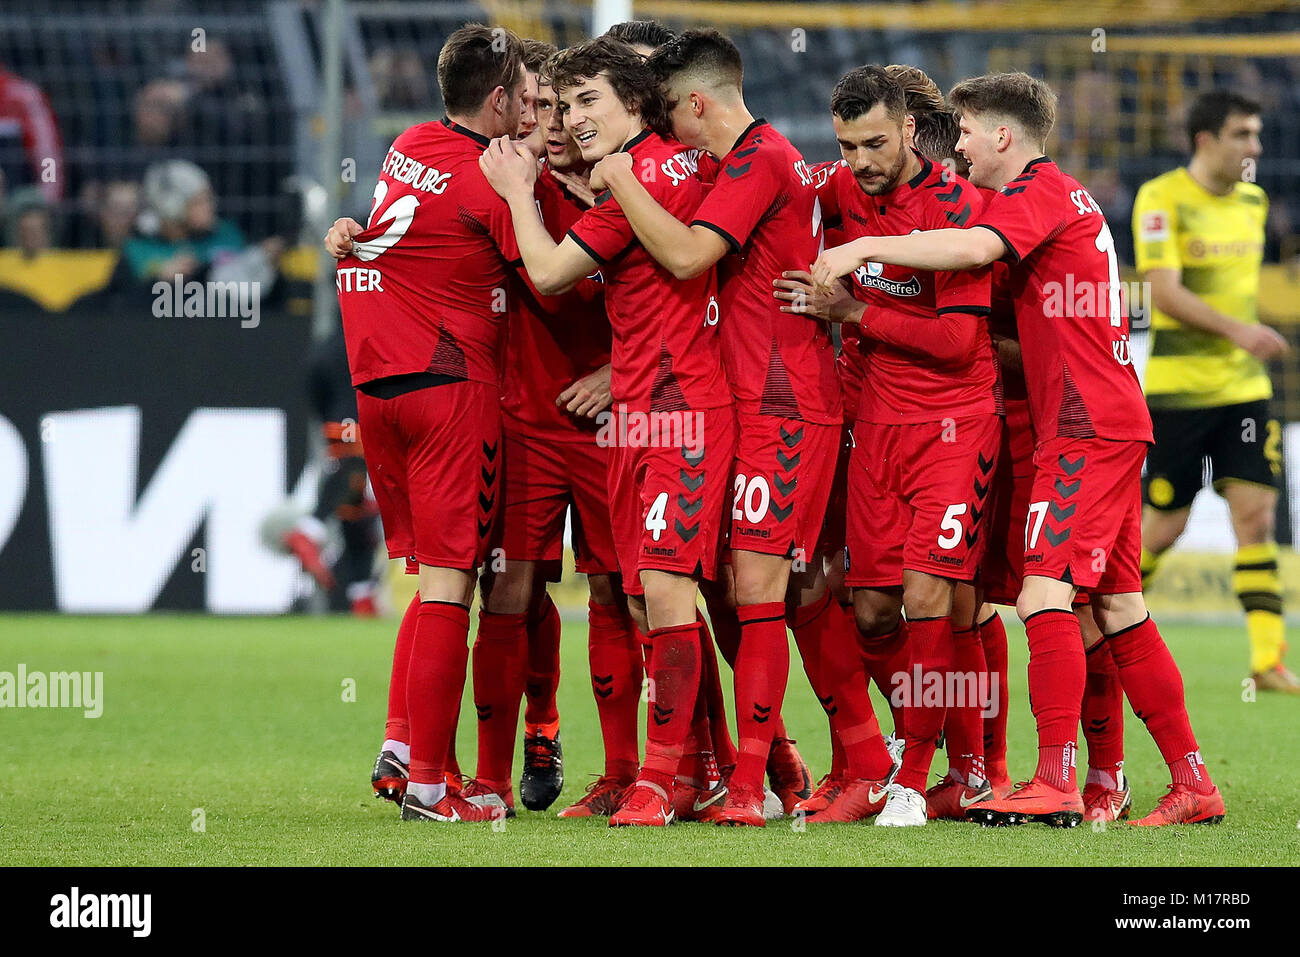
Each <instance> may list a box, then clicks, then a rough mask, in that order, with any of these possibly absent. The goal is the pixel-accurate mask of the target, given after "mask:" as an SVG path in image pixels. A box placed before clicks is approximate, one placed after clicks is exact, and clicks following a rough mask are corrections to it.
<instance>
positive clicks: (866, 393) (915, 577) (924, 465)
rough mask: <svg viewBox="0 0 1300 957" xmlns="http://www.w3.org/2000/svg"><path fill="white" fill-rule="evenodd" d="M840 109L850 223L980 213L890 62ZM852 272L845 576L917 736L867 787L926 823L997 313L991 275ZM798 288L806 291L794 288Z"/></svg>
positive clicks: (863, 225)
mask: <svg viewBox="0 0 1300 957" xmlns="http://www.w3.org/2000/svg"><path fill="white" fill-rule="evenodd" d="M832 120H833V122H834V124H835V130H836V137H837V139H839V141H840V148H841V151H842V152H843V154H844V159H845V162H846V164H847V166H846V167H845V169H847V170H848V171H850V172H851V173H852V174H853V176H852V178H848V177H846V176H844V175H843V173H842V172H841V173H840V174H838V175H837V176H836V177H835V179H836V198H837V201H838V210H839V214H840V217H841V219H842V220H843V222H844V227H845V231H846V232H847V233H849V234H850V235H853V234H857V235H862V234H866V235H879V234H885V235H888V234H891V233H895V232H898V231H904V232H906V231H909V230H913V229H925V228H932V227H933V226H935V225H939V224H943V223H949V222H954V221H958V220H961V219H963V218H964V217H968V216H970V215H972V214H975V213H978V211H979V209H980V207H981V200H980V198H979V197H978V195H976V193H975V190H974V189H973V187H971V186H970V185H969V184H968V183H966V182H965V181H963V180H962V179H961V178H960V177H956V176H955V175H953V174H951V173H950V172H949V171H948V170H946V169H944V168H943V167H942V166H936V165H935V164H934V163H932V162H930V161H929V160H928V159H926V158H925V157H923V156H921V155H919V154H918V153H916V152H914V151H913V150H911V149H909V148H908V147H907V145H906V144H907V137H908V134H909V132H910V131H912V130H913V129H914V127H915V119H914V118H913V117H912V116H911V115H909V114H908V113H907V112H906V109H905V97H904V93H903V88H902V86H901V84H900V83H899V82H898V81H897V80H895V79H894V78H893V77H891V76H890V75H889V74H888V73H887V72H886V71H885V70H883V69H882V68H880V67H873V66H869V67H862V68H860V69H858V70H853V71H850V73H848V74H846V75H845V76H844V77H843V78H841V80H840V82H839V83H838V84H837V85H836V88H835V91H834V93H833V94H832ZM854 278H855V280H856V282H855V284H854V288H853V292H854V296H855V298H857V299H859V300H861V302H855V303H853V304H852V306H851V307H848V306H845V305H844V304H843V299H842V297H839V296H837V297H836V298H837V299H838V300H839V302H840V303H841V306H840V308H839V310H838V313H837V314H836V315H835V318H836V319H838V320H840V321H842V322H854V323H859V324H860V326H861V333H860V334H861V339H860V343H859V348H860V349H862V351H863V352H864V354H865V357H866V373H865V378H864V381H863V389H862V395H861V398H860V400H859V408H858V418H857V422H856V424H855V429H854V439H855V441H856V447H855V448H854V450H853V453H852V458H851V461H850V466H849V469H850V471H849V496H848V527H847V534H846V538H847V547H846V554H845V580H846V582H847V584H848V585H849V586H851V587H852V588H853V598H854V606H855V611H856V613H857V618H858V625H859V628H860V629H861V630H862V632H863V634H864V636H866V637H867V638H868V639H870V638H873V637H874V638H879V639H883V642H882V643H884V644H887V646H888V647H890V648H891V649H897V650H896V651H894V652H893V656H892V660H889V661H888V662H885V663H884V668H883V670H884V671H885V672H886V673H887V674H889V675H890V676H891V679H890V680H891V689H890V691H891V695H892V700H893V701H894V702H895V703H896V704H900V705H901V708H902V716H903V717H902V724H903V728H902V733H903V737H904V740H905V742H906V749H905V751H904V755H903V763H902V767H901V768H900V769H899V771H898V774H897V775H896V776H895V778H894V780H893V782H892V783H890V784H889V786H888V788H886V789H881V791H876V792H872V793H871V794H869V797H870V798H871V806H870V807H868V808H866V809H864V814H863V816H865V815H866V814H868V813H873V812H874V811H878V810H881V808H880V803H879V802H880V801H881V799H883V798H885V796H886V795H887V796H888V797H887V801H886V802H885V806H884V808H883V810H882V811H881V813H880V816H879V817H878V818H877V819H876V824H877V825H880V826H897V827H903V826H920V825H924V824H925V822H926V819H927V808H926V800H925V796H924V794H923V791H924V789H925V785H926V778H927V777H928V774H929V767H930V763H931V760H932V758H933V754H934V748H935V741H936V739H937V737H938V735H939V731H940V730H941V729H942V726H943V719H944V713H945V709H944V707H943V703H944V702H942V701H941V702H940V703H938V704H937V705H936V704H935V703H934V702H933V701H932V700H931V696H928V695H923V694H922V686H923V685H924V684H925V683H927V682H934V681H936V680H938V681H942V682H943V684H944V686H945V687H946V686H947V685H948V673H949V672H950V671H951V670H952V658H953V648H952V644H953V635H952V622H951V620H950V615H951V613H952V607H953V592H954V589H955V584H956V583H957V582H959V581H971V580H972V579H973V578H974V575H975V569H976V563H977V562H978V557H979V550H980V547H981V543H980V540H979V531H980V520H981V518H982V513H983V510H984V507H985V502H984V499H985V496H986V495H987V494H988V486H989V477H990V472H991V470H992V467H993V465H994V462H995V458H996V451H997V440H998V435H999V432H1000V428H1001V424H1000V420H999V418H998V415H997V411H996V397H995V385H996V372H995V368H994V358H993V352H992V347H991V345H990V342H989V338H988V332H987V327H986V325H985V318H986V317H987V315H988V311H989V278H988V275H987V272H985V273H982V274H961V273H939V274H936V275H933V276H929V275H924V274H921V275H918V274H916V273H915V272H914V271H904V270H888V271H886V270H868V269H865V268H864V269H862V270H860V271H859V272H858V273H856V274H855V276H854ZM804 282H805V283H807V282H808V280H807V279H805V280H804ZM820 285H823V286H824V287H828V288H829V286H830V284H820ZM814 292H815V290H814ZM799 294H804V295H807V290H806V289H805V290H797V291H795V292H792V293H790V295H791V296H797V295H799ZM832 294H833V291H832ZM792 301H793V302H794V305H793V306H792V308H797V307H798V302H797V300H792ZM868 307H870V308H868ZM904 609H906V612H907V620H906V622H903V621H902V619H901V612H902V611H903V610H904ZM900 631H901V632H902V633H903V634H904V635H906V639H905V640H903V641H900V640H899V636H898V633H899V632H900ZM868 645H870V641H868ZM918 679H919V680H918ZM943 697H944V698H945V699H946V698H947V697H948V695H947V694H946V693H945V695H944V696H943ZM975 770H979V769H978V768H976V769H975ZM987 787H988V785H987V782H985V781H984V780H982V779H981V780H980V781H979V782H978V785H977V786H976V787H973V788H970V791H971V796H972V797H974V796H976V795H979V796H983V792H985V791H986V790H987Z"/></svg>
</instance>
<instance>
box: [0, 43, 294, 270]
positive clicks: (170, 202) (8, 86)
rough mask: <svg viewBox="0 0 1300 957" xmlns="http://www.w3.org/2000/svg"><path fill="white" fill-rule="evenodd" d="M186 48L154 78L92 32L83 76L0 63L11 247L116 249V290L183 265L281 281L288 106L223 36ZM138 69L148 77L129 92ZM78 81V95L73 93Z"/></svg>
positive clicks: (290, 216)
mask: <svg viewBox="0 0 1300 957" xmlns="http://www.w3.org/2000/svg"><path fill="white" fill-rule="evenodd" d="M185 39H186V40H188V39H189V38H188V37H187V38H185ZM182 49H183V50H184V51H185V52H183V53H182V54H180V55H177V56H176V57H174V58H171V59H164V60H162V61H160V62H158V63H157V64H156V65H152V67H151V72H152V74H153V75H151V76H147V78H146V76H142V75H141V74H142V70H141V69H140V66H139V64H138V63H130V64H128V63H127V62H125V61H127V60H131V59H133V56H132V52H133V51H129V50H124V49H123V48H121V47H120V46H119V44H118V42H116V41H114V40H113V39H111V38H106V37H99V38H87V39H86V40H85V44H84V55H85V57H86V60H85V62H82V63H80V64H78V67H79V72H78V74H77V82H76V83H75V84H69V85H67V86H66V87H59V88H57V89H50V90H47V89H45V88H43V87H42V86H41V85H38V84H37V83H36V82H34V81H33V80H32V79H30V78H27V77H24V76H21V75H19V73H18V72H16V69H15V67H14V66H12V65H8V64H5V63H4V62H2V61H0V228H2V230H3V246H4V247H6V248H8V249H11V250H18V251H19V252H20V253H21V256H22V257H23V258H24V259H28V260H29V259H32V258H34V257H37V256H39V255H41V254H42V253H43V252H44V251H47V250H50V249H109V250H117V251H120V253H121V257H120V260H119V263H118V268H117V270H116V272H115V273H114V275H113V279H112V284H113V285H114V286H115V287H119V288H120V287H124V286H129V285H132V284H142V283H152V282H153V281H155V280H157V279H166V280H168V281H170V280H172V279H173V277H174V276H176V275H181V276H183V277H185V278H186V279H187V280H188V279H192V278H194V279H200V280H202V279H206V278H214V279H217V280H226V279H236V280H254V279H258V280H262V281H263V282H266V283H267V284H268V285H269V284H270V283H271V282H272V281H273V280H274V276H275V270H276V265H277V262H278V260H279V257H280V255H281V253H282V252H283V250H284V248H285V246H286V242H289V243H292V242H296V241H297V237H296V235H293V232H292V231H293V230H294V229H296V227H297V224H298V222H299V215H298V213H299V209H300V205H301V202H300V200H301V197H300V196H298V195H296V193H295V192H294V190H293V189H292V188H289V187H287V186H286V180H287V178H288V177H289V175H290V174H291V173H292V163H291V157H292V150H291V148H290V145H289V143H290V137H291V132H292V130H291V126H292V124H291V123H290V122H289V117H288V110H287V108H285V107H284V104H283V100H282V98H276V99H272V100H268V98H267V97H266V96H265V95H264V94H263V92H262V91H261V90H259V89H258V87H259V86H261V85H263V82H264V79H265V78H263V79H261V80H259V81H258V82H257V83H251V84H250V83H244V82H241V81H240V79H239V77H240V75H241V73H240V70H239V69H238V68H237V63H236V57H235V56H234V54H233V53H232V51H231V49H230V47H229V46H228V45H227V44H226V42H225V41H224V40H223V39H221V38H220V37H217V36H209V37H204V38H203V39H202V40H201V42H195V43H192V44H190V45H189V48H188V49H185V48H184V47H182ZM135 52H138V51H135ZM0 53H3V49H2V48H0ZM66 53H67V51H66V50H65V54H66ZM134 59H137V60H138V56H136V57H134ZM259 72H261V73H264V72H265V70H262V71H259ZM132 76H141V80H140V82H139V84H138V85H137V86H135V87H134V88H129V89H128V88H124V86H125V82H126V78H129V77H132ZM51 85H52V86H57V84H51ZM74 87H75V91H76V92H78V94H79V96H80V97H81V99H79V100H78V102H76V103H75V104H73V103H70V102H68V101H67V98H66V95H67V94H70V93H72V92H73V91H74ZM88 89H89V90H92V91H93V95H92V97H91V100H90V102H92V103H93V104H94V109H93V110H87V109H86V100H85V95H86V91H87V90H88ZM60 92H61V93H62V94H65V97H64V100H63V102H60V96H59V95H58V94H59V93H60ZM74 107H75V108H74ZM277 114H278V115H277ZM115 120H116V121H115Z"/></svg>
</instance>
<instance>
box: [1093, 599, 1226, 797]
mask: <svg viewBox="0 0 1300 957" xmlns="http://www.w3.org/2000/svg"><path fill="white" fill-rule="evenodd" d="M1106 644H1107V645H1109V646H1110V653H1111V656H1112V657H1113V658H1114V659H1115V667H1116V668H1117V669H1118V670H1119V680H1120V683H1121V685H1122V686H1123V688H1124V694H1125V695H1126V696H1127V697H1128V701H1129V704H1130V705H1132V706H1133V713H1134V714H1136V715H1137V716H1138V717H1139V718H1141V719H1142V721H1143V722H1145V724H1146V726H1147V731H1149V732H1150V733H1151V737H1153V738H1154V739H1155V742H1156V747H1158V748H1159V749H1160V754H1161V755H1162V756H1163V757H1164V759H1165V763H1166V764H1168V765H1169V771H1170V773H1171V774H1172V775H1173V780H1174V783H1175V784H1186V785H1187V786H1189V787H1192V788H1195V789H1196V790H1198V791H1200V792H1202V793H1209V792H1210V791H1211V790H1213V788H1214V784H1213V782H1211V781H1210V775H1209V772H1208V771H1207V770H1206V769H1205V764H1204V762H1203V761H1202V760H1201V755H1200V751H1199V749H1198V748H1197V746H1196V736H1195V735H1194V734H1193V733H1192V723H1191V720H1190V719H1189V718H1188V717H1187V705H1186V703H1185V702H1184V701H1183V676H1182V674H1181V673H1179V671H1178V665H1176V664H1174V659H1173V656H1172V655H1171V654H1169V649H1168V648H1167V647H1166V646H1165V641H1164V639H1163V638H1161V637H1160V632H1159V631H1158V630H1157V629H1156V623H1155V622H1154V621H1152V620H1151V616H1150V615H1148V616H1147V617H1146V618H1144V619H1143V620H1142V621H1140V622H1138V623H1137V624H1136V625H1132V626H1130V627H1128V628H1125V629H1124V630H1123V631H1118V632H1116V633H1115V634H1113V635H1108V636H1107V637H1106Z"/></svg>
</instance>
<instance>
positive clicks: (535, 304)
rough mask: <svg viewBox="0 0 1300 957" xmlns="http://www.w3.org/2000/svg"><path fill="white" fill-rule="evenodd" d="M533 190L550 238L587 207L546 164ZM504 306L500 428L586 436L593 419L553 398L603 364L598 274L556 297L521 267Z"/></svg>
mask: <svg viewBox="0 0 1300 957" xmlns="http://www.w3.org/2000/svg"><path fill="white" fill-rule="evenodd" d="M533 194H534V196H535V197H536V198H537V208H538V210H539V211H540V212H541V214H542V222H543V223H545V224H546V230H547V232H549V233H550V234H551V238H552V239H554V240H555V241H556V242H559V241H560V240H562V239H563V238H564V234H565V233H567V232H568V230H569V227H570V226H572V225H573V224H574V223H576V222H577V221H578V219H579V218H581V216H582V214H583V212H585V211H586V209H587V206H586V205H585V204H584V203H582V202H581V201H579V200H578V199H577V198H575V197H574V196H573V195H572V194H571V193H570V192H569V191H568V190H567V189H565V187H564V186H563V184H561V183H560V181H559V180H557V179H556V178H555V177H554V176H552V175H551V171H550V170H549V169H543V170H542V171H541V172H540V173H539V174H538V176H537V185H536V188H535V189H534V191H533ZM510 309H511V314H510V328H509V331H508V332H507V334H506V362H505V375H504V377H503V380H502V384H501V412H502V414H503V415H505V416H506V424H507V428H510V429H511V430H513V431H515V432H527V433H530V434H537V433H544V434H545V436H546V437H548V438H574V439H582V440H590V438H591V435H592V433H594V431H595V430H596V428H597V425H596V423H595V421H594V420H584V419H575V418H574V417H573V416H571V415H569V413H567V412H565V411H564V409H562V408H561V407H560V406H558V405H556V404H555V399H556V396H558V395H559V394H560V393H561V392H563V391H564V390H565V389H567V388H568V387H569V386H570V385H572V384H573V383H574V382H575V381H576V380H577V379H580V378H582V377H583V376H585V375H587V374H589V373H592V372H595V371H596V370H597V369H599V368H600V367H601V366H603V365H605V364H606V363H607V362H609V347H610V334H609V320H608V319H606V318H605V292H604V282H603V279H602V277H601V275H600V273H595V274H594V275H593V276H592V277H589V278H587V279H584V280H583V281H582V282H580V283H579V284H578V285H577V286H575V287H574V288H573V289H571V290H569V291H568V292H566V293H563V294H561V295H559V296H543V295H541V294H540V293H539V292H537V290H536V289H535V288H534V287H533V286H532V284H531V283H529V282H528V280H527V273H524V272H523V271H522V270H521V271H520V273H519V278H518V279H517V282H516V286H515V288H514V290H513V291H512V295H511V299H510ZM589 423H590V424H589Z"/></svg>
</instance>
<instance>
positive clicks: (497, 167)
mask: <svg viewBox="0 0 1300 957" xmlns="http://www.w3.org/2000/svg"><path fill="white" fill-rule="evenodd" d="M478 168H479V169H481V170H482V171H483V175H484V176H486V177H487V181H488V183H489V184H490V185H491V187H492V188H493V189H494V190H496V191H497V195H498V196H500V197H502V198H503V199H508V198H509V197H510V195H511V193H513V192H520V193H522V192H527V193H528V194H529V195H531V194H532V191H533V183H535V182H536V181H537V158H536V157H535V156H533V154H532V153H530V152H529V151H528V148H527V147H526V146H524V145H523V144H522V143H517V142H515V141H514V140H512V139H511V138H510V137H508V136H498V137H497V138H496V139H494V140H492V141H491V142H490V143H488V147H487V149H485V150H484V151H483V155H482V156H480V157H479V158H478Z"/></svg>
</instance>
